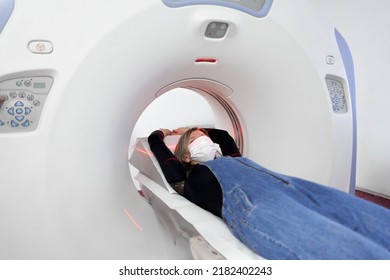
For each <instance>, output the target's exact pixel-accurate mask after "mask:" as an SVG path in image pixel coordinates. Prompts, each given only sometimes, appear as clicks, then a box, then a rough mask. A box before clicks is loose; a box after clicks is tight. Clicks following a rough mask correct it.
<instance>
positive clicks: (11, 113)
mask: <svg viewBox="0 0 390 280" xmlns="http://www.w3.org/2000/svg"><path fill="white" fill-rule="evenodd" d="M7 112H8V114H10V115H11V116H13V115H15V108H14V107H11V108H9V109H8V111H7Z"/></svg>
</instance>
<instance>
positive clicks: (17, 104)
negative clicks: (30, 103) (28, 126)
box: [15, 101, 24, 107]
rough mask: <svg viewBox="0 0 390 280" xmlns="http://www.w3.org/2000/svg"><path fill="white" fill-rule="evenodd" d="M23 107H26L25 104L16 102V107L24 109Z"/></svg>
mask: <svg viewBox="0 0 390 280" xmlns="http://www.w3.org/2000/svg"><path fill="white" fill-rule="evenodd" d="M23 106H24V104H23V102H22V101H16V103H15V107H23Z"/></svg>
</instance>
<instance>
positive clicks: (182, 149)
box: [174, 127, 208, 165]
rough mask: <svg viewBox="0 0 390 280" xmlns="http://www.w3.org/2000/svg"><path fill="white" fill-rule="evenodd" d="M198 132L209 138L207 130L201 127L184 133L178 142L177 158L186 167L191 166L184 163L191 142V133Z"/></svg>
mask: <svg viewBox="0 0 390 280" xmlns="http://www.w3.org/2000/svg"><path fill="white" fill-rule="evenodd" d="M197 130H200V131H202V132H203V133H204V134H205V135H207V136H208V133H207V130H205V129H203V128H199V127H193V128H190V129H188V130H187V131H186V132H184V133H183V134H182V135H181V137H180V139H179V141H178V142H177V145H176V148H175V153H174V154H175V156H176V158H177V159H178V160H179V161H180V162H181V163H182V164H184V165H188V164H189V163H186V162H184V161H183V157H184V156H185V155H186V153H188V142H189V141H190V136H191V133H192V132H194V131H197Z"/></svg>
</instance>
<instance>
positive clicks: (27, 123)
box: [22, 120, 30, 127]
mask: <svg viewBox="0 0 390 280" xmlns="http://www.w3.org/2000/svg"><path fill="white" fill-rule="evenodd" d="M22 126H24V127H28V126H30V121H29V120H26V121H25V122H24V123H22Z"/></svg>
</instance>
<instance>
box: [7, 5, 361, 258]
mask: <svg viewBox="0 0 390 280" xmlns="http://www.w3.org/2000/svg"><path fill="white" fill-rule="evenodd" d="M310 2H311V1H306V0H299V1H283V0H274V1H271V0H263V1H240V2H237V1H228V0H226V1H221V0H214V1H213V0H209V1H202V0H182V1H173V0H170V1H168V0H164V1H161V0H133V1H128V0H113V1H104V0H96V1H93V6H91V5H92V2H91V1H85V0H67V1H63V0H18V1H14V0H0V5H1V12H0V32H1V33H0V62H1V63H0V95H4V96H5V99H6V101H5V102H4V103H3V104H2V105H1V108H0V143H1V144H0V156H1V161H0V172H1V185H0V224H1V231H0V247H1V248H2V249H1V250H0V258H1V259H69V258H76V259H110V258H113V259H121V258H123V259H164V258H191V257H193V256H194V255H193V254H191V253H189V251H188V250H187V249H188V248H187V244H184V245H183V244H179V243H176V245H175V244H174V242H172V238H171V235H170V234H168V233H167V232H166V231H165V230H164V229H163V227H162V226H161V223H160V222H159V220H158V218H157V216H156V215H155V213H154V210H153V209H152V207H150V205H149V203H147V201H145V200H144V199H142V198H141V197H140V195H139V193H138V191H137V190H136V188H134V183H133V181H132V178H131V175H130V172H129V166H128V145H129V140H130V136H131V134H132V129H133V127H134V125H135V123H136V122H137V120H138V118H139V116H140V115H141V114H142V112H143V110H144V109H145V108H146V107H147V106H148V105H149V104H150V103H151V102H153V101H154V100H156V99H158V98H159V96H161V95H163V94H164V93H165V92H167V91H169V90H171V89H174V88H186V89H191V90H193V91H195V92H197V93H199V94H200V95H201V96H203V97H204V98H205V99H206V100H207V101H208V103H209V104H210V106H211V108H212V110H213V112H214V114H215V120H216V123H215V126H216V127H218V128H222V129H226V130H227V131H229V132H230V133H231V135H232V136H233V137H234V138H235V139H236V141H237V144H238V145H239V147H240V148H241V150H242V152H243V154H244V155H245V156H246V157H249V158H251V159H253V160H254V161H256V162H258V163H259V164H261V165H263V166H265V167H267V168H270V169H273V170H275V171H277V172H280V173H284V174H288V175H293V176H297V177H302V178H305V179H308V180H312V181H315V182H319V183H322V184H326V185H330V186H333V187H335V188H337V189H340V190H343V191H346V192H352V191H353V189H354V184H355V169H356V167H355V165H356V152H355V151H356V117H355V116H356V112H355V85H354V74H353V63H352V58H351V54H350V52H349V50H348V46H347V44H346V42H345V41H344V39H343V37H342V36H341V35H340V33H339V32H338V31H337V30H336V29H335V28H334V26H333V25H332V24H331V23H329V22H328V21H327V20H326V19H323V18H322V14H321V13H320V12H319V11H317V10H315V9H314V8H313V7H312V5H311V3H310ZM3 7H4V8H3ZM187 105H188V106H191V104H187ZM200 113H201V112H200ZM178 117H181V116H178ZM183 117H185V116H183ZM156 118H158V116H156ZM189 125H190V124H189ZM141 136H145V135H141ZM189 223H190V224H192V221H189ZM198 233H199V232H198ZM206 241H207V242H209V240H206ZM178 242H179V241H178ZM184 243H185V242H184ZM186 248H187V249H186ZM218 251H219V252H220V253H221V250H218ZM222 251H223V250H222ZM222 255H223V254H222ZM229 256H232V257H229ZM235 256H236V257H239V258H241V257H243V256H241V255H240V256H238V255H234V254H232V255H231V254H226V255H223V257H225V258H235ZM247 257H248V258H251V257H250V254H249V255H248V256H247Z"/></svg>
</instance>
